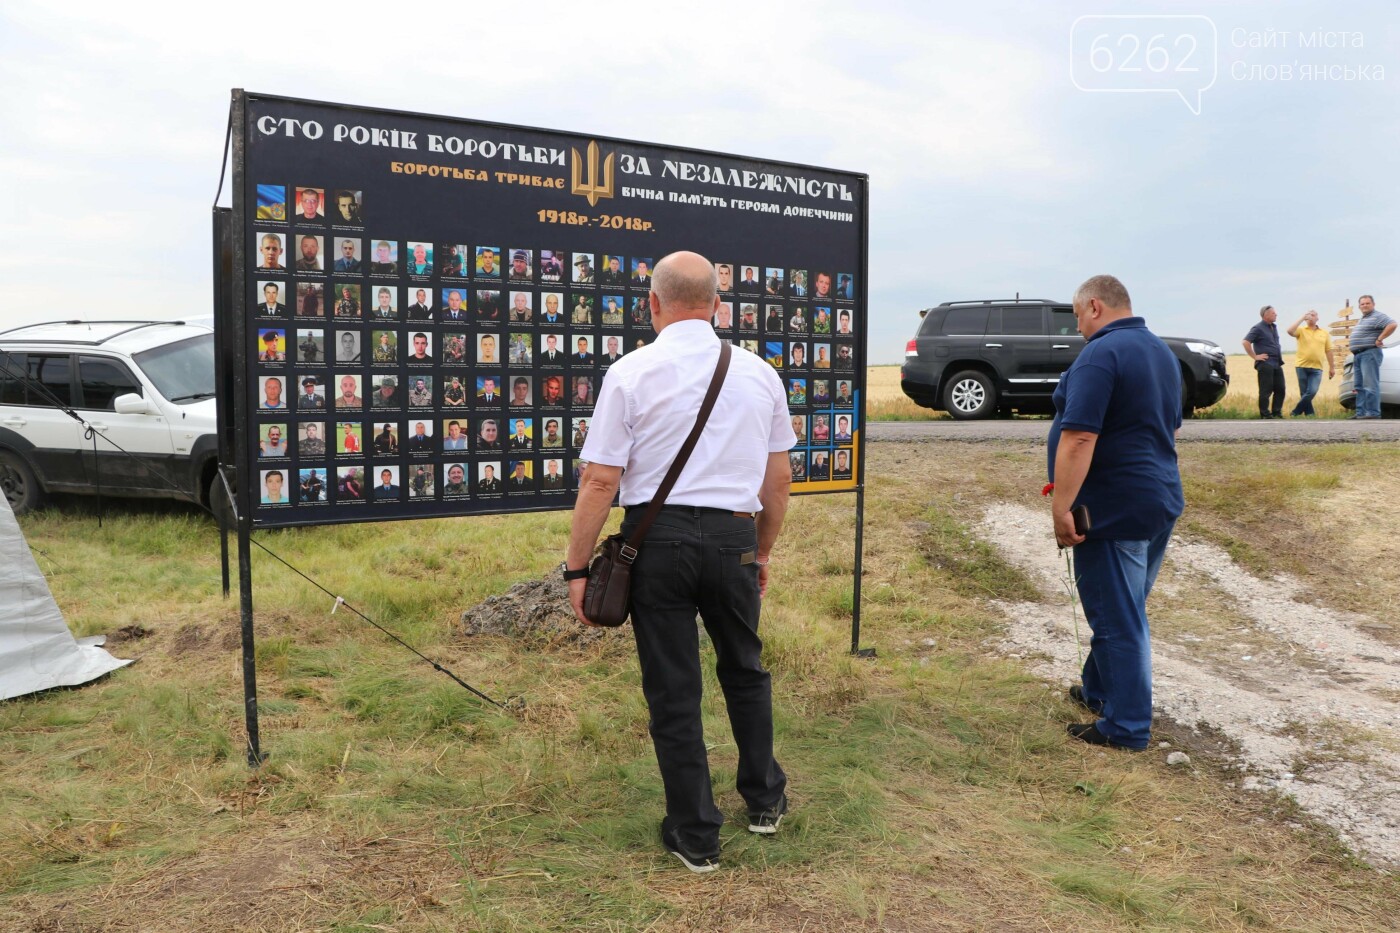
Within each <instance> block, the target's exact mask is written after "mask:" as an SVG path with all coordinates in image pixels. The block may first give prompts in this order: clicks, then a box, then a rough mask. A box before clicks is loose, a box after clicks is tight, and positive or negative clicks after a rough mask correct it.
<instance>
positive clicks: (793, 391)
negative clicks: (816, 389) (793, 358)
mask: <svg viewBox="0 0 1400 933" xmlns="http://www.w3.org/2000/svg"><path fill="white" fill-rule="evenodd" d="M788 404H789V405H806V404H807V380H806V379H789V380H788Z"/></svg>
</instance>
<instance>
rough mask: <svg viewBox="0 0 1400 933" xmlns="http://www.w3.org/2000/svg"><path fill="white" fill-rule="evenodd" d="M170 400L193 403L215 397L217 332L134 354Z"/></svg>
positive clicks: (161, 391)
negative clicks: (215, 343)
mask: <svg viewBox="0 0 1400 933" xmlns="http://www.w3.org/2000/svg"><path fill="white" fill-rule="evenodd" d="M132 359H134V360H135V361H136V365H137V366H140V367H141V372H143V373H145V374H146V378H147V379H149V380H151V382H153V383H155V387H156V388H157V389H158V390H159V391H160V394H161V395H163V396H165V398H166V400H167V401H170V402H175V403H176V404H179V405H189V404H191V403H193V402H197V401H199V400H201V399H206V398H212V397H213V396H214V335H213V334H199V335H198V336H195V337H187V338H186V339H184V340H178V341H176V342H175V343H168V344H166V345H165V346H163V347H155V348H154V349H151V350H144V351H142V352H140V353H136V354H133V355H132Z"/></svg>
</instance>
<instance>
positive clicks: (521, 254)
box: [507, 249, 535, 282]
mask: <svg viewBox="0 0 1400 933" xmlns="http://www.w3.org/2000/svg"><path fill="white" fill-rule="evenodd" d="M534 262H535V256H534V251H533V250H528V249H513V250H511V253H510V274H509V275H508V276H507V278H509V279H510V280H511V281H512V282H530V281H533V280H534V278H535V265H534Z"/></svg>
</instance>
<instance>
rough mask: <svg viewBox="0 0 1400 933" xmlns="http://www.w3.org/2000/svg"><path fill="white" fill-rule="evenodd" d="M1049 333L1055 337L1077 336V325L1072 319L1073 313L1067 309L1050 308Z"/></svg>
mask: <svg viewBox="0 0 1400 933" xmlns="http://www.w3.org/2000/svg"><path fill="white" fill-rule="evenodd" d="M1050 333H1052V334H1054V335H1055V336H1056V337H1077V336H1079V324H1078V323H1077V322H1076V321H1075V319H1074V312H1073V311H1071V310H1070V309H1069V308H1051V309H1050Z"/></svg>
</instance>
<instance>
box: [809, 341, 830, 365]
mask: <svg viewBox="0 0 1400 933" xmlns="http://www.w3.org/2000/svg"><path fill="white" fill-rule="evenodd" d="M812 355H813V356H812V368H813V369H830V368H831V344H829V343H814V344H812Z"/></svg>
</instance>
